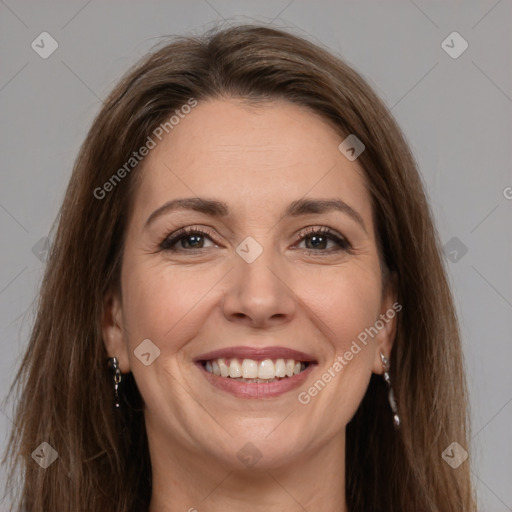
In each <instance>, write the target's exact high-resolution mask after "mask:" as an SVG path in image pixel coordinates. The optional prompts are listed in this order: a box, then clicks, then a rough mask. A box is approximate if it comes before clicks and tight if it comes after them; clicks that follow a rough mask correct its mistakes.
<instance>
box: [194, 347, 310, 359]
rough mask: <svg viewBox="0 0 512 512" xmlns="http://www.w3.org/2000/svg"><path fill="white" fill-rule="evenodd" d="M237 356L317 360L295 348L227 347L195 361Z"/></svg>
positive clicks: (208, 353)
mask: <svg viewBox="0 0 512 512" xmlns="http://www.w3.org/2000/svg"><path fill="white" fill-rule="evenodd" d="M235 357H236V358H237V359H254V360H262V359H294V360H295V361H301V362H302V361H303V362H315V361H316V360H315V358H314V357H313V356H312V355H310V354H306V353H304V352H301V351H300V350H294V349H291V348H286V347H258V348H256V347H248V346H239V347H226V348H220V349H218V350H213V351H211V352H206V353H204V354H201V355H199V356H197V357H196V358H194V361H195V362H198V361H211V360H212V359H220V358H228V359H232V358H235Z"/></svg>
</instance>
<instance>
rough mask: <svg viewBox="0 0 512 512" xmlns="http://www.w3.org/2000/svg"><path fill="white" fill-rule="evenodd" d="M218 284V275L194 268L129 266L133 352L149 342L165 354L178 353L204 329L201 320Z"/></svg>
mask: <svg viewBox="0 0 512 512" xmlns="http://www.w3.org/2000/svg"><path fill="white" fill-rule="evenodd" d="M212 274H214V275H212ZM218 281H219V278H218V277H217V273H204V272H203V273H201V272H198V271H197V270H195V269H193V268H192V267H190V268H188V269H185V268H180V269H177V268H175V269H170V268H169V267H167V266H166V265H165V264H164V265H155V266H150V265H138V266H136V265H127V266H126V272H125V278H124V282H123V285H124V286H123V296H124V297H125V298H126V299H125V300H123V321H124V326H125V328H126V332H127V335H128V342H129V345H130V348H131V349H132V350H133V349H134V348H135V347H136V345H137V344H138V343H140V342H141V341H142V340H144V339H147V338H149V339H150V340H152V341H153V342H154V343H155V344H156V345H157V346H158V347H159V349H160V350H161V352H162V353H164V352H165V353H166V354H168V355H169V354H172V353H174V352H176V351H178V350H179V349H180V348H181V346H182V345H184V344H186V342H187V341H189V339H190V338H191V337H193V336H194V332H195V331H197V330H198V329H199V328H200V325H201V324H200V323H199V322H197V316H198V314H199V312H200V311H201V309H202V305H203V303H204V302H205V301H207V296H206V294H207V293H208V291H209V290H212V289H214V287H215V284H216V283H217V282H218ZM212 291H213V290H212Z"/></svg>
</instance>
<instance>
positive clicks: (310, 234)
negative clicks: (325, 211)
mask: <svg viewBox="0 0 512 512" xmlns="http://www.w3.org/2000/svg"><path fill="white" fill-rule="evenodd" d="M299 236H300V239H301V241H300V243H302V242H305V243H306V250H307V251H308V252H324V253H325V252H327V253H331V252H339V251H348V250H350V249H351V245H350V243H349V242H348V240H347V239H346V238H344V237H343V236H341V235H340V234H338V233H336V232H335V231H333V230H331V229H330V228H328V227H313V228H308V230H306V231H302V232H301V233H300V235H299ZM329 243H331V247H328V245H329ZM333 244H334V247H333V246H332V245H333Z"/></svg>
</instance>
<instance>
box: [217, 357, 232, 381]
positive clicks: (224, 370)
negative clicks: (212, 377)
mask: <svg viewBox="0 0 512 512" xmlns="http://www.w3.org/2000/svg"><path fill="white" fill-rule="evenodd" d="M217 363H219V368H220V376H221V377H227V376H228V375H229V366H228V365H227V364H226V360H225V359H224V358H221V359H217Z"/></svg>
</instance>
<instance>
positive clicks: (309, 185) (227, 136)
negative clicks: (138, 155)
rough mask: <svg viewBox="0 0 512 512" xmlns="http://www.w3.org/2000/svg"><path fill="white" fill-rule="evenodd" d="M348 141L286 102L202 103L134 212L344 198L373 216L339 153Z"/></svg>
mask: <svg viewBox="0 0 512 512" xmlns="http://www.w3.org/2000/svg"><path fill="white" fill-rule="evenodd" d="M343 138H344V137H343V135H341V134H340V133H338V131H337V130H335V129H334V127H333V126H332V125H331V124H330V123H329V122H327V121H326V120H324V119H323V118H322V117H320V116H319V115H317V114H315V113H313V112H311V111H310V110H308V109H306V108H303V107H300V106H297V105H295V104H292V103H289V102H286V101H276V102H272V103H265V104H259V105H257V106H252V105H247V104H246V103H242V102H241V101H238V100H228V99H224V100H220V99H215V100H208V101H205V102H202V103H199V104H198V105H197V106H196V107H195V108H193V109H192V110H191V112H190V113H189V114H187V115H185V116H183V118H181V119H180V121H179V123H178V124H176V125H174V127H173V128H172V129H171V130H170V131H169V133H168V134H167V135H165V136H164V137H163V139H162V141H161V142H158V141H157V142H158V143H157V145H156V147H155V148H154V149H153V150H151V152H150V154H149V155H148V156H147V157H146V159H145V161H144V165H143V170H142V173H143V174H142V177H141V180H140V186H139V190H138V191H137V194H136V201H135V209H136V210H139V211H140V210H147V209H150V208H156V207H158V206H160V204H162V203H164V202H166V201H169V200H170V199H174V198H181V197H193V196H201V197H208V198H212V199H222V200H224V201H227V202H229V203H230V204H231V205H233V209H237V210H238V211H239V212H241V211H245V210H247V209H248V208H251V207H260V208H261V207H265V208H266V209H268V210H270V209H272V208H273V207H276V208H277V207H278V206H279V207H280V209H281V205H283V204H284V203H286V204H288V203H289V202H291V201H293V200H297V199H299V198H302V197H329V198H332V197H339V198H341V199H343V200H345V201H347V202H351V203H353V206H355V207H357V208H358V209H359V211H360V213H361V215H362V216H363V217H367V218H369V217H370V216H371V206H370V199H369V195H368V192H367V190H366V186H365V176H364V172H363V169H362V167H361V166H360V165H359V164H358V163H357V161H354V162H350V161H349V160H348V159H346V158H345V156H343V155H342V154H341V152H340V151H339V149H338V146H339V144H340V142H341V141H342V140H343Z"/></svg>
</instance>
